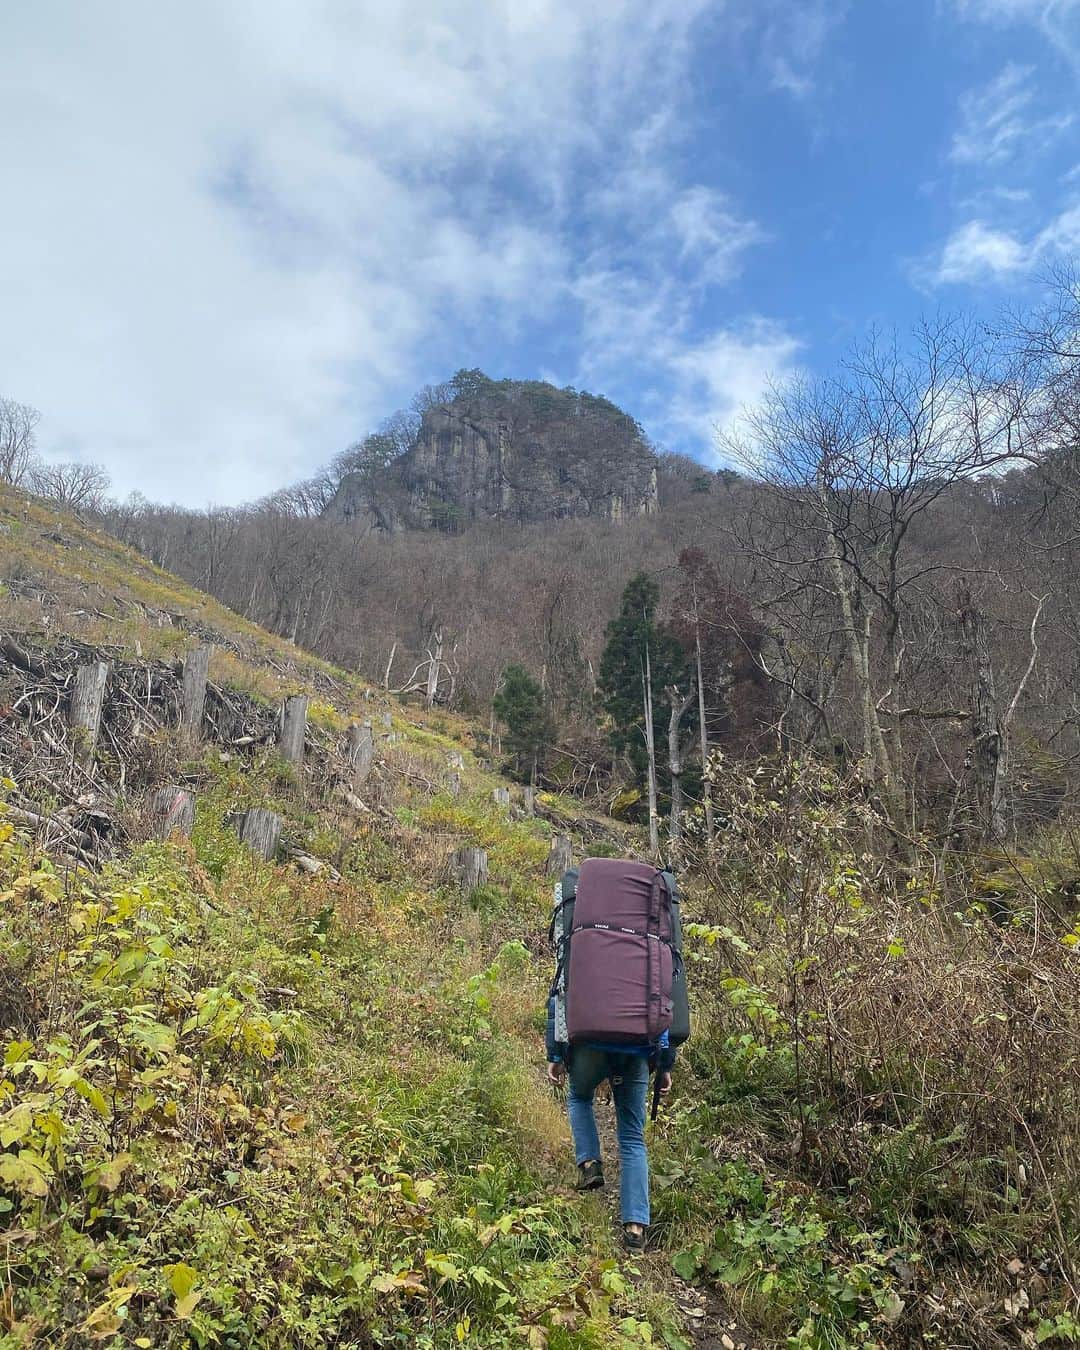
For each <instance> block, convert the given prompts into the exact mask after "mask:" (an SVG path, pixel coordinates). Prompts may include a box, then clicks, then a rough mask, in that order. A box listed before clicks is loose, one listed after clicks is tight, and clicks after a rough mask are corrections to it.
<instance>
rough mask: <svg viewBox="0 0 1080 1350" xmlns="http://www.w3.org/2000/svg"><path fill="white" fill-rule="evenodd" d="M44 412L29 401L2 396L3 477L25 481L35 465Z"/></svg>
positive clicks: (0, 462)
mask: <svg viewBox="0 0 1080 1350" xmlns="http://www.w3.org/2000/svg"><path fill="white" fill-rule="evenodd" d="M40 421H41V414H40V413H39V412H38V410H37V409H36V408H31V407H30V406H29V405H28V404H26V403H16V402H15V400H14V399H12V398H0V479H2V480H3V481H4V482H5V483H13V484H14V485H15V486H16V487H17V486H18V485H19V484H20V483H22V482H23V481H24V480H25V479H26V477H27V475H28V474H29V472H30V470H31V469H32V468H33V465H34V452H35V449H36V446H37V436H36V433H37V425H38V423H39V422H40Z"/></svg>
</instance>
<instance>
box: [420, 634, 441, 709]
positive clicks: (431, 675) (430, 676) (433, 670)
mask: <svg viewBox="0 0 1080 1350" xmlns="http://www.w3.org/2000/svg"><path fill="white" fill-rule="evenodd" d="M434 641H435V650H434V652H432V651H430V650H429V651H428V657H429V664H428V673H427V689H426V690H425V691H424V702H425V703H426V704H427V706H428V707H429V708H432V707H434V706H435V697H436V695H437V694H438V692H439V676H440V675H441V674H442V665H443V635H442V629H441V628H437V629H436V630H435V633H434Z"/></svg>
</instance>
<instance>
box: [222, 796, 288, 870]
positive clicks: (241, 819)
mask: <svg viewBox="0 0 1080 1350" xmlns="http://www.w3.org/2000/svg"><path fill="white" fill-rule="evenodd" d="M233 823H234V825H235V827H236V832H237V834H239V836H240V842H241V843H242V844H244V845H246V846H247V847H248V848H249V849H251V851H252V853H254V854H256V855H257V856H258V857H260V858H262V859H263V860H264V862H270V861H271V860H272V859H273V858H274V857H275V856H276V854H277V851H278V845H279V844H280V842H281V817H280V816H279V815H276V814H275V813H274V812H273V811H267V810H264V809H263V808H262V807H261V806H254V807H252V808H251V810H249V811H242V812H240V814H239V815H237V816H236V817H235V818H234V821H233Z"/></svg>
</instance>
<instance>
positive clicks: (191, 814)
mask: <svg viewBox="0 0 1080 1350" xmlns="http://www.w3.org/2000/svg"><path fill="white" fill-rule="evenodd" d="M150 813H151V816H152V817H153V821H154V838H155V839H168V838H169V837H170V836H171V835H174V834H179V835H182V836H183V838H185V839H189V838H190V837H191V831H192V829H193V828H194V825H195V794H194V793H193V792H189V791H188V790H187V788H182V787H180V786H179V785H178V784H176V783H171V784H169V786H168V787H161V788H158V789H157V791H156V792H155V793H154V795H153V796H152V797H151V798H150Z"/></svg>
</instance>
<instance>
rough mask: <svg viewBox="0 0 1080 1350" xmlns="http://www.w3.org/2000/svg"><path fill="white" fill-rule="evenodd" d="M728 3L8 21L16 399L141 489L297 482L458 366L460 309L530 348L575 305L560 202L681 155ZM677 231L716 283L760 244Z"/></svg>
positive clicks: (325, 4)
mask: <svg viewBox="0 0 1080 1350" xmlns="http://www.w3.org/2000/svg"><path fill="white" fill-rule="evenodd" d="M709 8H710V6H709V4H708V0H520V3H516V4H514V5H506V6H503V5H493V4H491V3H489V2H488V0H462V3H460V4H458V5H456V6H454V7H453V8H452V9H447V7H446V6H444V5H442V4H439V3H437V2H436V0H411V3H408V4H406V3H404V0H398V2H396V3H394V2H392V0H385V2H383V0H380V3H375V2H374V0H371V2H370V3H356V4H346V3H344V0H308V2H307V3H303V4H296V3H293V4H280V5H266V4H259V3H257V2H256V0H229V3H227V4H224V5H222V4H220V3H213V2H212V0H189V3H188V4H186V5H184V6H183V7H181V8H180V9H176V8H175V7H169V6H159V5H148V4H145V3H142V0H39V3H37V4H34V5H32V6H31V5H27V6H17V5H9V6H4V7H3V10H2V12H0V42H2V44H3V46H4V48H5V50H6V51H7V52H8V54H9V60H8V62H7V63H6V70H5V79H4V84H3V86H2V89H0V168H2V171H3V181H4V183H5V188H6V191H5V195H6V199H7V203H6V207H5V210H4V212H3V213H2V216H0V290H2V292H3V294H4V323H3V324H2V325H0V372H2V379H3V392H4V393H7V394H11V395H13V396H15V397H18V398H20V399H22V400H26V401H30V402H33V403H35V404H36V405H37V406H39V407H40V408H41V409H42V410H43V412H44V413H45V420H44V422H43V424H42V433H43V437H44V444H45V448H46V449H47V450H49V451H51V452H54V453H61V454H65V455H75V456H80V457H84V458H92V459H98V460H102V461H104V462H105V463H107V465H108V466H109V468H110V470H111V471H112V473H113V475H114V478H115V480H116V483H117V486H118V487H119V488H120V489H121V490H127V489H129V488H132V487H135V486H138V487H140V488H142V489H143V490H144V491H147V492H149V493H152V494H155V495H163V496H167V497H175V498H177V499H180V500H184V501H187V502H192V503H198V502H200V501H205V500H207V499H209V498H218V499H221V498H225V499H232V500H236V499H238V498H242V497H247V496H252V495H255V494H257V493H259V492H262V491H264V490H267V489H269V488H272V487H274V486H276V485H278V484H279V483H280V482H281V481H282V480H283V479H286V478H288V477H289V476H292V475H295V474H297V473H300V472H304V471H307V470H308V469H310V468H311V467H312V466H313V465H314V464H315V463H317V462H319V461H321V460H323V459H325V458H326V457H327V456H328V455H329V454H330V453H332V452H333V451H334V450H335V449H336V448H337V447H338V446H339V445H341V444H344V443H345V442H346V441H347V440H348V439H350V438H351V437H352V436H354V435H355V434H356V433H357V432H358V431H360V430H363V429H364V428H365V427H366V426H367V425H370V424H371V422H372V421H374V420H376V419H377V418H378V416H379V415H380V414H381V413H382V412H384V411H385V410H386V408H387V406H388V400H390V399H393V398H396V397H400V396H401V395H402V393H404V392H406V391H407V389H408V387H409V386H410V385H411V384H412V383H413V382H414V381H416V380H418V379H423V378H430V377H432V376H434V375H437V374H439V373H441V372H442V370H444V369H445V367H446V363H447V362H448V361H451V360H453V359H454V358H455V357H456V356H459V355H460V354H461V353H460V349H457V350H454V336H455V335H457V334H460V324H461V322H462V321H463V320H464V321H466V322H470V323H473V324H475V325H478V326H479V325H483V327H484V329H485V331H487V332H489V333H490V332H500V333H501V332H512V330H513V328H514V325H515V324H517V323H518V322H520V321H522V316H526V317H527V318H528V319H529V320H530V321H531V320H535V319H538V318H543V316H544V312H545V308H546V307H547V308H550V307H551V306H552V305H555V304H557V303H559V302H560V301H561V300H563V299H565V297H567V296H569V295H571V294H573V292H574V289H575V286H576V284H577V283H576V282H575V280H574V278H575V277H576V276H578V275H579V274H580V273H581V267H580V262H579V260H576V259H575V258H574V257H573V256H572V255H571V251H570V245H569V244H568V241H567V238H566V234H565V230H564V228H563V227H564V223H565V216H564V207H565V195H566V193H567V191H568V186H569V185H570V184H572V183H573V182H574V181H575V174H580V173H581V172H582V171H583V170H588V169H589V168H590V166H594V165H598V164H602V165H603V166H604V167H605V168H607V167H610V168H611V169H612V171H613V176H615V177H617V176H618V174H619V170H620V166H621V165H622V164H623V163H626V162H630V163H631V164H637V165H638V167H639V170H640V166H641V164H642V163H644V159H645V156H646V153H647V152H648V151H649V150H651V151H652V152H654V153H655V151H656V150H657V149H662V147H663V146H664V145H665V144H667V143H669V142H668V140H667V138H668V137H670V135H672V134H673V127H674V126H675V125H676V123H677V118H674V117H673V116H672V117H671V120H670V121H669V122H668V123H667V124H664V123H663V122H662V121H659V122H658V121H657V119H656V118H655V117H653V116H652V115H651V113H650V111H649V110H650V109H653V108H656V107H664V108H667V109H669V110H674V109H675V108H677V106H678V103H679V100H680V97H681V92H682V91H681V86H680V79H681V75H682V72H683V70H684V68H685V63H686V60H687V53H688V43H689V41H690V37H691V34H692V32H693V30H694V25H695V24H696V23H697V22H698V20H699V19H700V18H701V16H702V14H703V13H704V12H705V11H707V10H708V9H709ZM12 56H14V59H10V58H11V57H12ZM646 86H647V87H648V89H649V98H648V100H647V105H646V101H643V100H642V97H641V90H642V89H643V88H644V87H646ZM636 147H638V148H636ZM641 147H644V148H641ZM506 166H511V167H512V168H513V171H514V173H515V174H516V175H518V176H519V177H520V179H521V181H522V183H523V184H524V185H525V187H524V190H525V191H526V192H527V193H529V194H531V196H532V202H531V203H530V204H529V205H528V206H521V207H520V209H518V210H516V211H515V210H514V209H513V205H512V204H508V202H507V200H506V198H505V196H503V195H500V193H499V191H498V190H497V187H496V186H495V178H496V176H497V174H498V172H499V171H500V169H503V168H505V167H506ZM661 186H662V187H666V186H669V180H667V179H666V178H662V182H661ZM621 201H622V203H623V204H624V206H625V201H626V198H625V197H621ZM13 203H16V204H17V207H16V209H12V204H13ZM664 228H665V229H668V230H670V231H672V232H674V235H675V237H677V238H678V239H679V241H680V245H679V246H680V247H681V248H682V249H684V250H685V252H686V256H687V258H688V259H689V260H690V261H692V262H693V265H694V266H695V268H697V269H698V270H699V272H700V274H701V275H702V276H703V277H704V276H706V275H711V276H713V277H715V278H720V277H723V276H726V275H730V274H731V271H732V270H733V268H734V267H735V265H736V261H735V260H736V258H737V255H738V254H739V252H740V251H741V249H743V248H744V247H746V245H747V243H748V242H750V240H751V238H752V237H753V227H752V226H749V225H743V224H740V222H739V220H738V217H737V214H736V213H734V212H733V211H731V209H730V208H729V207H728V206H727V205H726V203H725V202H724V201H723V199H722V198H720V197H718V196H715V195H713V194H710V193H708V192H706V191H705V190H701V192H698V193H696V194H695V191H694V189H693V188H692V187H691V188H690V189H688V190H687V191H686V192H685V194H684V195H683V196H682V197H679V196H678V194H676V196H675V198H674V205H673V206H672V207H671V210H670V213H669V215H668V217H667V219H666V223H665V225H664ZM586 270H587V269H586ZM586 288H587V287H586Z"/></svg>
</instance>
